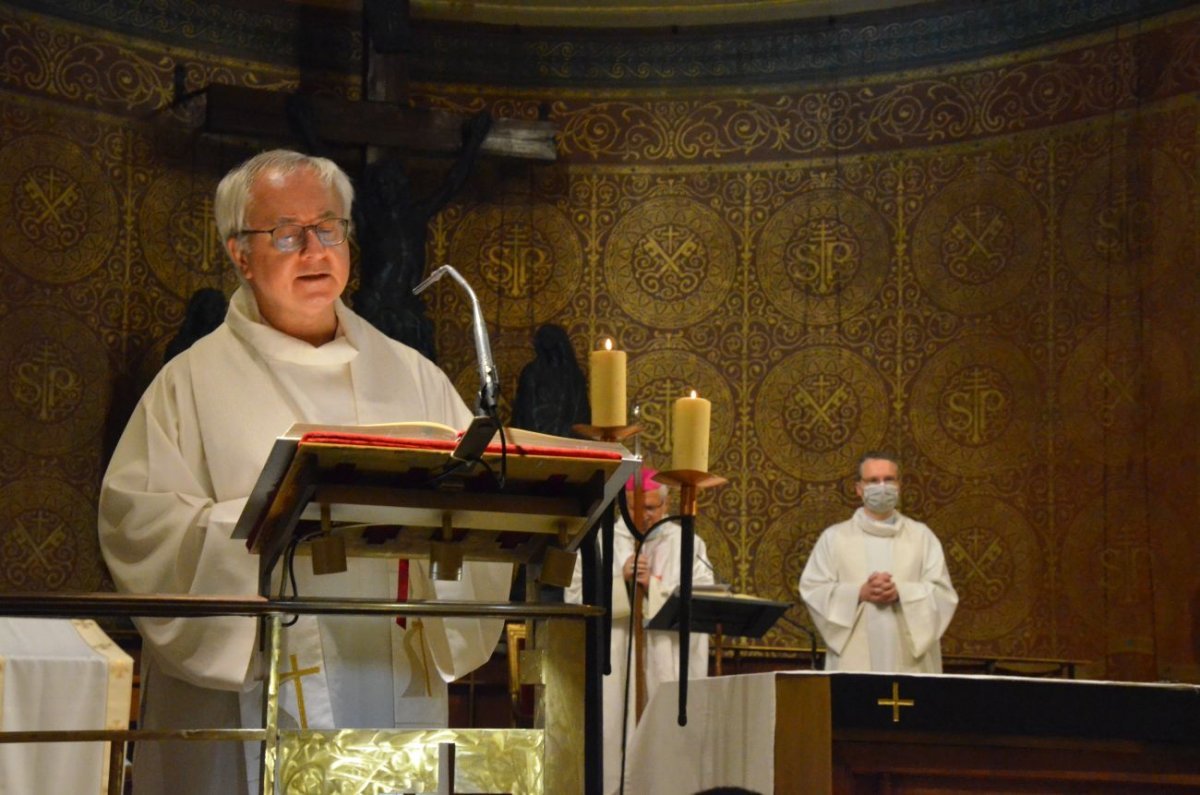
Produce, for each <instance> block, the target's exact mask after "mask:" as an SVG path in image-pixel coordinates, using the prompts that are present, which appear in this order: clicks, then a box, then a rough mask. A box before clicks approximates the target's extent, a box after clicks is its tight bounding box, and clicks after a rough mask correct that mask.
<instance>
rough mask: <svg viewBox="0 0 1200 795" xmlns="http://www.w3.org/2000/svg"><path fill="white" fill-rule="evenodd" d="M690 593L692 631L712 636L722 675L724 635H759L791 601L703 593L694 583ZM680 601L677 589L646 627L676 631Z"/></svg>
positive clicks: (760, 635)
mask: <svg viewBox="0 0 1200 795" xmlns="http://www.w3.org/2000/svg"><path fill="white" fill-rule="evenodd" d="M696 588H697V590H696V591H695V592H693V593H692V620H691V631H692V632H704V633H707V634H709V635H713V636H715V639H716V641H715V642H716V651H717V675H718V676H720V675H721V658H722V652H723V642H724V638H725V636H727V635H728V636H732V637H737V638H761V637H762V636H763V635H765V634H766V633H767V630H768V629H770V628H771V627H772V626H774V624H775V622H776V621H778V620H779V617H780V616H782V615H783V613H784V611H786V610H787V609H788V608H789V607H791V606H792V605H791V603H790V602H775V601H772V600H770V599H760V598H758V597H756V596H745V595H742V594H727V593H714V592H706V591H705V590H701V589H703V586H696ZM682 604H683V602H682V600H681V599H680V598H679V589H678V588H676V589H675V592H674V593H672V594H671V595H670V596H669V597H668V598H667V601H665V602H663V606H662V607H661V608H660V609H659V611H658V613H656V614H655V616H654V618H652V619H650V621H648V622H647V623H646V629H660V630H661V629H665V630H673V631H676V632H677V631H679V614H680V607H681V606H682Z"/></svg>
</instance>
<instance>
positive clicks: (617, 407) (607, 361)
mask: <svg viewBox="0 0 1200 795" xmlns="http://www.w3.org/2000/svg"><path fill="white" fill-rule="evenodd" d="M588 364H589V366H590V367H591V371H592V376H591V383H590V386H591V399H592V425H595V426H597V427H599V428H620V427H623V426H624V425H625V351H614V350H613V343H612V340H610V339H606V340H605V341H604V350H602V351H592V353H591V355H590V357H589V358H588Z"/></svg>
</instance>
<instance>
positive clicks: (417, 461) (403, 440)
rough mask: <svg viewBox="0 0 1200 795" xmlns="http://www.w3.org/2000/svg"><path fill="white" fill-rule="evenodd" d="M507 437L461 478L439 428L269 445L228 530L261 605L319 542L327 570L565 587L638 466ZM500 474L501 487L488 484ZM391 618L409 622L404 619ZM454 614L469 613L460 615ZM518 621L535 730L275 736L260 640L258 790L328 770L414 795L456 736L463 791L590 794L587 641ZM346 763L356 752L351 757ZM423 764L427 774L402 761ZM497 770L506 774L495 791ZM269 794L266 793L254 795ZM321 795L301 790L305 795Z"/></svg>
mask: <svg viewBox="0 0 1200 795" xmlns="http://www.w3.org/2000/svg"><path fill="white" fill-rule="evenodd" d="M505 436H506V442H505V447H504V448H501V446H500V444H499V442H498V437H497V441H493V443H492V444H491V445H489V446H488V447H487V450H486V452H485V453H484V454H483V456H482V460H481V461H480V462H478V463H475V464H474V465H472V464H471V463H470V462H466V463H464V462H463V461H461V460H457V459H456V458H455V457H454V453H455V449H456V443H457V439H456V438H455V434H454V432H453V431H452V430H450V429H448V428H443V427H442V426H430V425H427V424H405V425H397V426H370V427H361V428H357V427H355V428H347V427H328V426H324V427H313V426H295V427H293V428H292V429H291V430H290V431H289V432H288V433H287V434H285V435H284V436H283V437H280V439H279V440H278V441H277V442H276V444H275V447H274V449H273V450H272V453H271V455H270V457H269V459H268V461H267V464H266V466H265V467H264V469H263V472H262V475H261V476H260V479H259V482H258V484H257V485H256V486H255V488H254V491H253V492H252V494H251V496H250V498H249V500H248V502H247V505H246V508H245V511H244V512H243V514H242V517H241V520H240V521H239V523H238V526H237V528H236V529H235V531H234V537H235V538H245V539H246V541H247V546H248V548H249V549H250V551H251V552H255V553H257V554H259V555H260V567H259V573H260V589H261V593H262V595H264V596H266V595H268V594H269V591H270V588H271V584H272V582H273V581H275V580H276V578H277V575H278V572H277V571H276V569H277V568H278V565H279V563H280V561H281V560H283V559H284V553H285V550H287V549H288V547H289V546H291V545H297V548H298V549H299V550H301V551H303V550H304V549H305V547H306V546H307V547H311V546H312V545H313V544H314V543H315V544H317V546H318V547H321V548H324V549H325V550H326V552H325V553H323V554H325V555H326V557H327V558H329V559H331V560H332V561H333V564H332V565H336V560H337V558H338V555H339V554H344V555H352V556H353V555H363V556H377V557H389V558H417V557H427V558H428V559H429V560H430V561H431V568H432V570H433V571H434V576H435V578H441V579H453V578H455V577H456V576H457V572H458V570H459V569H460V567H461V564H462V563H463V562H464V561H469V560H481V561H502V562H504V561H507V562H511V563H514V564H520V565H527V566H530V567H531V569H532V570H531V571H530V576H529V577H527V582H528V583H530V584H531V586H532V587H531V588H530V592H531V593H534V594H536V591H537V588H536V585H534V583H535V581H541V582H545V583H548V584H553V585H567V584H569V582H570V578H571V574H572V571H573V570H574V565H575V552H576V550H577V549H578V547H579V545H580V543H581V542H582V541H583V539H584V537H585V536H587V534H588V532H589V530H590V529H591V528H592V527H593V526H595V525H596V524H597V523H598V522H599V520H600V518H601V517H602V515H603V514H604V513H605V510H606V508H607V506H608V505H610V504H611V503H612V501H613V499H614V498H615V497H616V495H617V493H618V491H619V489H620V488H621V487H622V485H623V484H624V482H625V480H626V479H627V478H628V477H629V475H630V474H631V473H632V472H633V470H634V469H635V467H636V463H637V462H636V459H635V458H634V457H633V456H632V455H631V454H630V453H629V452H628V451H627V450H626V449H625V448H624V447H623V446H621V445H619V444H615V443H604V442H590V441H581V440H576V439H563V438H558V437H551V436H545V435H542V434H534V433H530V432H525V431H519V430H515V429H506V431H505ZM501 470H503V475H502V477H503V488H500V487H499V482H498V477H497V473H498V472H500V471H501ZM330 548H332V549H333V552H332V553H330V552H329V551H328V550H329V549H330ZM312 554H313V555H316V554H317V552H316V551H315V550H314V551H312ZM314 560H315V558H314ZM324 563H326V564H328V563H329V560H325V561H324ZM308 601H309V602H313V601H319V600H308ZM334 601H338V600H334ZM511 607H512V608H513V609H512V617H514V618H521V617H523V616H522V610H521V604H513V605H511ZM397 608H398V609H397V613H398V614H403V613H404V610H403V605H398V606H397ZM459 614H460V615H471V613H470V610H469V609H466V610H465V611H464V612H460V613H459ZM529 623H530V625H531V626H529V627H527V629H528V630H529V631H530V632H531V636H532V641H531V643H530V644H529V646H530V648H529V649H528V650H527V651H526V652H524V653H523V654H522V661H523V665H527V666H528V667H529V668H531V669H533V671H534V673H535V674H536V673H539V672H540V677H538V678H539V679H540V683H541V684H542V685H543V687H542V688H541V691H542V696H543V709H542V710H541V714H543V715H544V725H543V726H542V727H541V728H539V729H534V730H463V729H455V730H430V731H427V732H412V731H407V732H399V731H394V730H389V731H384V730H378V731H375V730H364V731H359V730H346V731H337V732H320V731H306V730H283V729H278V728H277V727H276V726H275V725H274V722H275V721H276V720H277V712H276V710H277V704H276V703H275V696H276V691H275V684H276V683H277V681H278V671H277V657H278V647H279V642H280V630H279V626H278V621H277V620H276V621H275V622H274V624H273V625H272V626H271V627H270V628H269V629H268V630H267V631H265V632H264V637H269V638H270V639H271V650H270V652H271V658H272V660H273V664H272V666H271V673H270V679H269V680H268V684H267V688H266V697H267V704H266V706H265V708H264V712H265V720H264V725H265V726H266V730H267V741H266V742H265V743H264V754H263V759H264V765H263V778H264V782H267V781H271V782H274V781H275V780H276V778H277V777H278V779H279V783H280V785H285V786H286V788H287V791H288V792H296V791H297V790H295V789H294V787H293V785H292V783H291V782H290V781H287V780H285V779H286V776H287V771H288V770H290V769H294V768H296V767H297V765H299V766H301V767H304V766H307V767H308V768H309V769H311V768H313V766H320V765H321V764H322V763H323V759H328V760H329V761H331V762H333V761H336V762H337V764H339V765H341V766H342V767H343V768H345V766H346V765H347V764H351V765H352V766H354V768H355V769H356V770H359V771H360V773H359V774H358V775H360V776H363V775H369V777H370V780H371V781H372V782H373V784H375V785H378V786H383V787H385V789H382V790H378V791H380V792H384V791H387V792H391V791H405V792H407V791H410V790H409V788H410V787H412V786H414V782H421V783H423V785H425V786H427V785H428V784H429V783H430V782H433V783H436V781H437V776H436V771H437V769H438V755H439V748H440V747H441V746H442V745H444V744H445V743H446V742H447V738H451V740H450V741H452V742H453V743H454V745H455V747H456V749H457V750H456V755H455V757H454V758H455V759H456V760H457V761H456V762H453V763H452V765H451V768H452V769H454V770H455V775H456V776H457V777H458V779H462V778H463V777H464V776H466V777H468V778H470V777H471V775H470V771H465V770H464V764H465V765H468V766H471V770H473V771H476V773H475V777H474V778H472V782H478V781H479V780H481V779H486V780H487V781H488V784H487V786H489V787H491V788H495V787H499V788H500V789H495V791H497V792H501V791H504V792H530V793H532V792H545V793H551V792H553V793H558V792H564V793H565V792H584V791H585V789H586V790H587V791H591V790H592V789H593V787H590V786H589V787H585V781H584V764H583V758H584V754H583V737H584V734H583V731H582V726H581V722H580V720H579V716H580V715H583V714H584V704H583V693H584V660H585V657H584V631H583V627H582V625H581V622H579V621H565V620H559V621H554V620H549V619H545V618H543V619H542V620H540V621H538V622H537V623H536V624H535V623H534V622H532V621H531V622H529ZM523 678H525V679H526V680H528V676H526V677H523ZM331 748H335V749H338V750H337V751H329V750H327V749H331ZM347 749H353V753H352V754H351V756H352V757H353V758H348V757H347ZM440 753H441V755H442V756H444V755H445V751H444V750H441V751H440ZM275 754H278V757H279V758H278V762H276V761H275V760H274V759H273V758H272V757H273V756H274V755H275ZM397 759H408V760H410V762H409V763H406V764H409V766H412V765H417V766H418V767H422V768H426V769H427V770H425V771H423V774H422V775H424V774H425V773H428V775H425V777H424V778H421V777H417V778H414V777H413V776H412V775H411V772H412V771H404V770H397V769H395V768H394V766H395V764H396V760H397ZM418 759H419V760H424V761H421V762H419V763H418V762H412V761H411V760H418ZM442 766H443V767H445V765H444V763H443V765H442ZM498 770H507V771H511V775H508V774H505V775H503V776H499V777H497V774H496V771H498ZM362 771H366V772H362ZM505 776H507V777H505ZM389 777H390V778H389ZM473 785H475V786H477V784H473ZM596 786H598V783H597V785H596ZM402 788H403V789H402ZM264 791H270V788H269V787H268V786H265V785H264ZM325 791H326V790H324V789H319V788H318V789H313V790H311V792H312V793H313V795H318V793H323V792H325ZM328 791H329V792H334V791H340V790H328ZM371 791H375V790H371ZM422 791H424V790H422ZM430 791H432V790H430ZM472 791H477V790H472ZM484 791H493V789H487V790H484ZM303 792H304V793H308V792H310V790H303Z"/></svg>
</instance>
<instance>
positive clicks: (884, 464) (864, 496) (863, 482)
mask: <svg viewBox="0 0 1200 795" xmlns="http://www.w3.org/2000/svg"><path fill="white" fill-rule="evenodd" d="M854 490H855V491H856V492H857V493H858V497H859V499H860V500H862V501H863V505H864V506H865V507H866V509H867V513H869V514H871V515H872V516H874V517H876V518H885V517H887V516H890V515H891V514H892V511H893V510H894V509H895V506H896V499H897V498H898V496H899V493H900V468H899V467H898V466H896V462H895V461H888V460H887V459H886V458H868V459H867V460H866V461H863V462H862V466H861V467H860V468H859V474H858V482H857V483H855V484H854ZM888 492H890V494H889V493H888Z"/></svg>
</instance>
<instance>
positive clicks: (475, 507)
mask: <svg viewBox="0 0 1200 795" xmlns="http://www.w3.org/2000/svg"><path fill="white" fill-rule="evenodd" d="M460 437H461V433H460V432H459V431H456V430H454V429H453V428H450V427H447V426H445V425H439V424H436V423H427V422H417V423H395V424H388V425H359V426H337V425H308V424H297V425H293V426H292V427H291V428H290V429H289V430H288V431H287V433H285V434H283V435H282V436H280V437H279V438H278V439H276V441H275V444H274V446H273V447H272V449H271V453H270V455H269V456H268V458H267V462H266V464H265V465H264V467H263V470H262V472H261V473H260V475H259V478H258V481H257V483H256V484H255V486H254V489H253V491H252V492H251V493H250V496H249V498H248V500H247V502H246V507H245V508H244V509H243V511H242V515H241V517H240V518H239V520H238V523H237V526H236V528H235V529H234V533H233V536H234V538H242V539H246V542H247V547H249V549H250V551H251V552H256V553H269V554H274V553H275V552H277V551H278V550H279V549H280V544H281V539H284V538H291V537H293V536H294V535H295V534H297V533H308V532H315V531H316V530H317V529H318V528H320V527H321V518H322V517H321V514H322V511H323V510H325V509H327V511H328V517H327V519H328V521H327V522H326V523H325V525H324V527H325V529H326V532H328V531H330V530H332V532H333V533H335V534H337V535H338V536H340V537H341V538H342V540H343V541H344V542H345V543H346V552H347V554H349V555H357V556H380V557H418V556H424V555H427V554H428V553H429V550H430V548H431V544H432V543H434V542H438V543H446V542H450V543H453V544H454V545H455V547H456V548H457V549H458V550H459V551H461V552H462V557H463V559H464V560H493V561H507V562H514V563H529V562H534V561H537V560H539V559H540V558H539V556H540V555H541V553H542V552H543V551H544V550H545V548H546V547H547V546H549V545H551V544H552V545H553V546H554V547H555V548H557V549H562V550H566V551H568V552H574V551H575V550H576V548H577V547H578V545H579V542H580V541H581V540H582V538H583V536H584V535H585V534H586V533H587V530H588V529H589V528H590V527H591V526H592V525H593V524H594V523H595V522H596V521H598V519H599V517H600V514H601V511H602V510H603V509H604V506H605V505H607V504H608V503H609V502H610V501H611V500H613V499H615V498H616V496H617V491H618V490H619V489H620V488H621V487H622V485H623V484H624V482H625V480H626V479H627V478H628V477H629V476H630V475H631V474H632V473H633V471H634V469H635V468H636V466H637V459H636V458H635V457H634V456H633V454H632V453H630V452H629V451H628V450H627V449H626V448H625V447H624V446H623V445H621V444H617V443H612V442H597V441H590V440H584V439H570V438H565V437H558V436H550V435H547V434H541V433H535V432H533V431H525V430H521V429H518V428H505V429H504V442H503V445H502V443H501V437H500V434H499V433H497V434H496V436H495V437H494V438H493V440H492V442H491V443H490V444H489V445H488V446H487V449H486V451H485V452H484V454H483V455H482V457H481V462H482V465H480V464H476V465H474V466H467V467H458V468H455V467H454V461H453V460H452V459H451V455H450V454H451V453H452V452H453V451H454V449H455V448H456V446H457V443H458V440H459V438H460ZM502 458H503V459H504V460H503V463H502V461H501V459H502ZM502 465H503V469H504V473H505V477H504V487H503V488H502V489H501V488H499V487H498V481H497V473H499V472H500V470H501V466H502ZM489 470H490V471H489Z"/></svg>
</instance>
